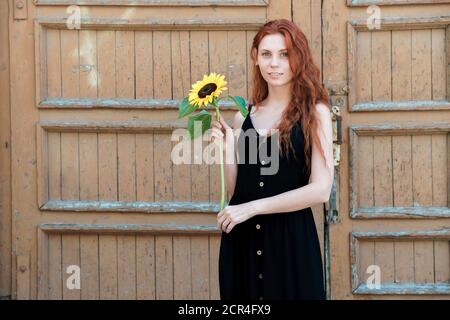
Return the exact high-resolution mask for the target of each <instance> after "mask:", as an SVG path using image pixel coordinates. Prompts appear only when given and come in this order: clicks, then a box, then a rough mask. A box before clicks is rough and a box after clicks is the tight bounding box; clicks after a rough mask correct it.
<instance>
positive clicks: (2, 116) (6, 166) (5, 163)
mask: <svg viewBox="0 0 450 320" xmlns="http://www.w3.org/2000/svg"><path fill="white" fill-rule="evenodd" d="M8 17H9V9H8V3H7V2H6V1H2V2H1V3H0V23H1V27H0V92H1V94H0V141H1V149H0V150H1V151H0V172H1V173H2V174H1V175H0V212H1V214H0V256H1V257H2V258H1V259H0V298H3V299H7V298H10V297H11V276H12V272H11V264H12V263H11V248H12V244H11V239H12V237H11V227H12V226H11V221H12V216H11V147H10V146H11V114H10V112H11V110H10V90H9V89H10V88H9V87H10V77H9V73H10V64H9V19H8Z"/></svg>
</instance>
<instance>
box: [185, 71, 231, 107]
mask: <svg viewBox="0 0 450 320" xmlns="http://www.w3.org/2000/svg"><path fill="white" fill-rule="evenodd" d="M224 79H225V76H223V75H220V74H216V73H214V72H213V73H211V74H209V75H206V74H205V75H204V76H203V80H200V81H197V82H196V83H195V84H193V85H192V89H191V90H190V91H189V103H190V104H191V105H195V106H198V107H200V108H201V107H202V105H204V106H205V107H206V106H208V104H210V103H212V102H213V100H214V98H218V97H219V96H220V94H221V93H222V91H225V90H227V88H226V87H225V86H226V85H227V82H226V81H225V80H224Z"/></svg>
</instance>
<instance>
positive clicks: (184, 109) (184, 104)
mask: <svg viewBox="0 0 450 320" xmlns="http://www.w3.org/2000/svg"><path fill="white" fill-rule="evenodd" d="M196 108H197V106H195V105H191V104H190V103H189V97H186V98H184V99H183V101H181V102H180V104H179V105H178V119H179V118H183V117H185V116H187V115H190V114H191V113H192V112H194V111H195V109H196Z"/></svg>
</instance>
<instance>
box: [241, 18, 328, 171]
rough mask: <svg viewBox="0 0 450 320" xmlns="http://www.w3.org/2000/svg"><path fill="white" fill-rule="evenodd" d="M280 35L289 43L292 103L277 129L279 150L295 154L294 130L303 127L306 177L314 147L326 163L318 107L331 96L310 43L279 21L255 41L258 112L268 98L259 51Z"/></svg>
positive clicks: (269, 24)
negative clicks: (269, 37) (265, 40)
mask: <svg viewBox="0 0 450 320" xmlns="http://www.w3.org/2000/svg"><path fill="white" fill-rule="evenodd" d="M276 33H281V34H282V35H283V36H284V38H285V42H286V47H287V51H288V59H289V65H290V67H291V70H292V72H293V74H294V75H293V79H292V82H293V83H292V99H291V101H290V103H289V105H288V106H287V108H286V109H285V111H284V112H283V115H282V119H281V120H280V124H279V126H278V130H279V139H280V147H281V148H280V149H281V153H282V154H283V155H289V150H292V151H293V154H294V156H295V157H296V153H295V151H294V148H293V146H292V143H291V139H290V137H291V130H292V128H293V126H294V125H295V124H296V123H299V124H300V128H301V129H302V131H303V135H304V137H305V147H304V154H305V161H306V171H307V175H308V176H309V175H310V174H311V153H312V143H315V144H317V146H318V147H319V150H320V153H321V155H322V157H323V159H324V161H325V154H324V151H323V148H322V145H321V143H320V139H319V136H318V134H317V128H318V125H319V124H318V121H319V120H318V119H317V115H316V112H315V106H316V104H317V103H318V102H322V103H324V104H325V105H326V106H328V108H329V109H330V106H329V104H328V93H327V90H326V89H325V88H324V86H323V84H322V81H321V79H320V70H319V68H318V67H317V66H316V65H315V63H314V61H313V57H312V54H311V51H310V48H309V45H308V40H307V39H306V36H305V34H304V33H303V32H302V31H301V30H300V28H299V27H298V26H297V25H296V24H295V23H293V22H291V21H289V20H286V19H278V20H272V21H269V22H267V23H266V24H265V25H264V26H263V27H262V28H261V29H260V30H259V31H258V33H257V34H256V35H255V37H254V38H253V45H252V48H251V51H250V56H251V59H252V61H253V83H254V86H253V91H252V96H251V99H252V102H253V105H254V106H255V108H256V110H257V109H258V106H259V104H260V103H261V102H262V101H263V100H264V99H266V98H267V96H268V94H269V90H268V85H267V82H266V80H264V78H263V76H262V75H261V72H260V70H259V67H258V66H257V65H256V62H257V57H258V47H259V44H260V43H261V41H262V39H263V38H264V37H265V36H266V35H270V34H276Z"/></svg>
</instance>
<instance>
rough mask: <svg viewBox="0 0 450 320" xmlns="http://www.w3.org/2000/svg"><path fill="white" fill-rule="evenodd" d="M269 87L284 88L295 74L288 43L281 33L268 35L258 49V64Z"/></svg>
mask: <svg viewBox="0 0 450 320" xmlns="http://www.w3.org/2000/svg"><path fill="white" fill-rule="evenodd" d="M256 64H257V65H258V66H259V69H260V71H261V74H262V76H263V78H264V79H265V80H266V81H267V83H268V85H272V86H277V87H278V86H284V85H286V84H288V83H290V82H291V80H292V78H293V76H294V74H293V72H292V70H291V68H290V65H289V58H288V52H287V49H286V42H285V39H284V36H283V35H282V34H281V33H276V34H270V35H266V36H265V37H264V38H263V39H262V40H261V42H260V44H259V47H258V57H257V63H256Z"/></svg>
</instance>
